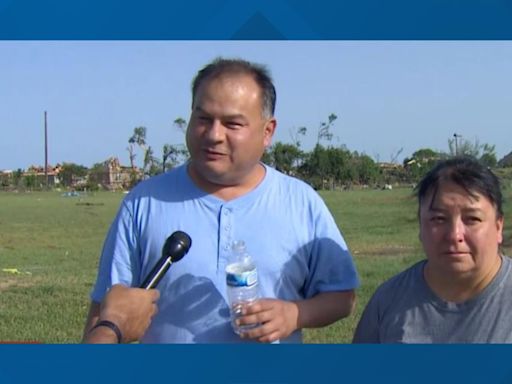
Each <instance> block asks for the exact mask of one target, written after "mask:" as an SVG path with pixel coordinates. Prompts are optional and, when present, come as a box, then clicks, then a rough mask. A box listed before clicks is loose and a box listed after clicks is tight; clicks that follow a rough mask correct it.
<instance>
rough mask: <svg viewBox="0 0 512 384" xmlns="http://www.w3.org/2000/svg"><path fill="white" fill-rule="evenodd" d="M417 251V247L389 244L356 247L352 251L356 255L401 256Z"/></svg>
mask: <svg viewBox="0 0 512 384" xmlns="http://www.w3.org/2000/svg"><path fill="white" fill-rule="evenodd" d="M417 252H418V249H417V248H415V247H411V246H407V245H387V246H384V247H379V248H367V249H360V250H357V249H355V250H353V251H352V253H353V254H354V255H355V256H401V255H413V254H415V253H417Z"/></svg>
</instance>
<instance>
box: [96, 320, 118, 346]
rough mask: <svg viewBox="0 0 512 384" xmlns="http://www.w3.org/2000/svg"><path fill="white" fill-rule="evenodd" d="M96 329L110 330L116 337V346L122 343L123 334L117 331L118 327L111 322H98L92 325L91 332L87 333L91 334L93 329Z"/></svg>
mask: <svg viewBox="0 0 512 384" xmlns="http://www.w3.org/2000/svg"><path fill="white" fill-rule="evenodd" d="M98 327H107V328H110V329H111V330H112V331H114V333H115V334H116V336H117V343H118V344H121V343H122V341H123V334H122V333H121V330H120V329H119V327H118V326H117V325H116V324H114V323H113V322H111V321H109V320H100V321H98V322H97V323H96V324H95V325H94V327H92V328H91V330H90V331H89V332H92V331H93V330H94V329H96V328H98Z"/></svg>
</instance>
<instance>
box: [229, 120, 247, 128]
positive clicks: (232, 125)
mask: <svg viewBox="0 0 512 384" xmlns="http://www.w3.org/2000/svg"><path fill="white" fill-rule="evenodd" d="M242 126H243V124H242V123H240V122H238V121H228V122H226V127H228V128H233V129H236V128H242Z"/></svg>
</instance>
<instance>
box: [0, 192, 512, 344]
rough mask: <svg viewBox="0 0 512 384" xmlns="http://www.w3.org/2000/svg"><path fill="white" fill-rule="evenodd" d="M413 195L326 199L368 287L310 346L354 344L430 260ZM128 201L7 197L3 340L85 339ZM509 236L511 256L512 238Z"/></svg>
mask: <svg viewBox="0 0 512 384" xmlns="http://www.w3.org/2000/svg"><path fill="white" fill-rule="evenodd" d="M411 194H412V191H411V190H409V189H398V190H392V191H380V190H363V191H344V192H322V196H323V197H324V199H325V201H326V203H327V205H328V206H329V208H330V209H331V211H332V213H333V215H334V217H335V219H336V222H337V223H338V225H339V227H340V228H341V229H342V232H343V234H344V236H345V238H346V240H347V242H348V244H349V246H350V248H351V250H352V253H353V255H354V259H355V262H356V264H357V267H358V271H359V274H360V277H361V281H362V286H361V288H360V289H359V290H358V304H357V310H356V313H355V315H354V316H352V317H350V318H349V319H345V320H342V321H340V322H338V323H336V324H334V325H332V326H330V327H326V328H323V329H318V330H307V331H306V332H305V335H306V336H305V339H306V342H310V343H346V342H350V340H351V336H352V332H353V330H354V327H355V325H356V323H357V320H358V319H359V316H360V314H361V311H362V309H363V308H364V306H365V304H366V302H367V301H368V299H369V298H370V295H371V294H372V293H373V291H374V290H375V288H376V287H377V286H378V285H379V284H380V283H381V282H383V281H384V280H386V279H387V278H388V277H390V276H392V275H393V274H395V273H397V272H398V271H401V270H403V269H404V268H406V267H407V266H409V265H411V264H412V263H414V262H415V261H416V260H419V259H420V258H421V257H422V252H421V249H420V244H419V241H418V236H417V232H418V227H417V220H416V202H415V200H414V199H413V198H412V197H411ZM510 196H511V193H510V191H509V192H508V193H507V194H506V197H510ZM122 197H123V195H122V194H120V193H109V192H100V193H95V194H92V195H88V196H82V197H62V196H61V195H60V194H59V193H56V192H34V193H19V194H16V193H7V192H3V193H0V341H38V342H42V343H75V342H78V341H79V340H80V337H81V331H82V327H83V323H84V320H85V316H86V312H87V309H88V304H89V291H90V289H91V287H92V284H93V282H94V280H95V277H96V271H97V264H98V255H99V253H100V250H101V246H102V242H103V239H104V236H105V233H106V231H107V228H108V226H109V224H110V222H111V221H112V219H113V217H114V215H115V212H116V210H117V208H118V205H119V202H120V200H121V199H122ZM507 200H508V199H507ZM508 207H509V205H507V204H506V205H505V210H506V222H509V219H510V218H511V213H510V209H508ZM507 219H508V220H507ZM505 229H506V231H505V232H506V233H505V238H506V247H505V252H506V253H507V254H510V253H511V252H510V250H511V248H512V247H511V240H512V235H511V233H512V232H511V230H509V229H507V225H505ZM4 269H6V270H7V271H3V270H4Z"/></svg>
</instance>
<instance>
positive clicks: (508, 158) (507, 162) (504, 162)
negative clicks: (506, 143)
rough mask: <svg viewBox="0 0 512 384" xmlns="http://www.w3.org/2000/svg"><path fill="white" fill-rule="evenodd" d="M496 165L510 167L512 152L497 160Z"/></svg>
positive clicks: (511, 165)
mask: <svg viewBox="0 0 512 384" xmlns="http://www.w3.org/2000/svg"><path fill="white" fill-rule="evenodd" d="M498 166H500V167H503V168H505V167H512V152H510V153H509V154H507V155H505V156H503V158H502V159H500V161H498Z"/></svg>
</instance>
